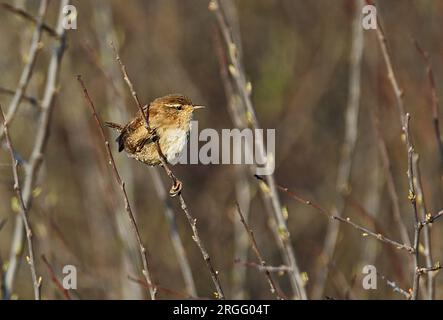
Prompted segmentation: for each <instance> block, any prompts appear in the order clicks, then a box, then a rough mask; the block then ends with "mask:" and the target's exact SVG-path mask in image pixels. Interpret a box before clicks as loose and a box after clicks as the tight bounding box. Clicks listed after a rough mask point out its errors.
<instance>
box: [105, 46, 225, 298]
mask: <svg viewBox="0 0 443 320" xmlns="http://www.w3.org/2000/svg"><path fill="white" fill-rule="evenodd" d="M113 48H114V50H115V54H116V57H117V61H118V63H119V64H120V67H121V70H122V73H123V77H124V79H125V81H126V83H127V85H128V87H129V89H130V91H131V93H132V95H133V97H134V100H135V102H136V104H137V107H138V108H139V110H140V112H141V114H142V115H144V112H143V109H142V106H141V104H140V102H139V101H138V98H136V97H137V93H136V92H135V90H134V86H133V84H132V82H131V80H130V79H129V76H128V74H127V72H126V67H125V65H124V64H123V62H122V61H121V60H120V57H119V55H118V53H117V51H116V49H115V47H113ZM146 112H147V113H148V115H149V106H148V107H147V110H146ZM143 118H144V121H145V128H146V129H147V130H148V131H150V132H151V129H150V127H149V123H148V117H146V116H143ZM155 143H156V147H157V152H158V154H159V156H160V161H161V166H162V168H163V169H164V171H165V172H166V174H167V175H168V177H169V178H170V179H171V180H172V182H173V185H172V188H171V190H170V191H169V194H170V195H171V196H178V197H179V201H180V206H181V208H182V210H183V212H184V213H185V215H186V218H187V219H188V222H189V225H190V226H191V229H192V233H193V236H192V239H193V240H194V242H195V243H196V244H197V246H198V248H199V249H200V252H201V254H202V256H203V260H204V261H205V263H206V266H207V268H208V270H209V272H210V274H211V279H212V282H213V283H214V286H215V289H216V291H217V292H216V296H217V298H218V299H224V298H225V295H224V293H223V289H222V287H221V284H220V279H219V278H218V271H215V269H214V267H213V265H212V262H211V258H210V256H209V254H208V252H207V251H206V248H205V246H204V245H203V242H202V241H201V239H200V236H199V233H198V229H197V219H195V218H194V216H193V215H192V214H191V213H190V212H189V210H188V206H187V204H186V201H185V199H184V198H183V195H182V192H181V191H182V182H181V181H180V180H178V179H177V178H176V176H175V175H174V173H173V172H172V170H171V169H170V168H169V166H168V161H167V159H166V157H165V156H164V154H163V152H162V150H161V147H160V143H159V139H156V141H155Z"/></svg>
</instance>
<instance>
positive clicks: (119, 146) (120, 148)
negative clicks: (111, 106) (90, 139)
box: [105, 122, 125, 152]
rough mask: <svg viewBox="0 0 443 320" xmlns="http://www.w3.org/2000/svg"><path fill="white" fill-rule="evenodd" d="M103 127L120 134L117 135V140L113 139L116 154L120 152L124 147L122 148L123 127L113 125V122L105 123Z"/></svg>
mask: <svg viewBox="0 0 443 320" xmlns="http://www.w3.org/2000/svg"><path fill="white" fill-rule="evenodd" d="M105 125H106V126H107V127H109V128H111V129H114V130H117V131H118V132H120V134H119V135H118V137H117V139H115V141H116V142H117V144H118V152H121V151H122V150H123V149H124V148H125V146H124V141H123V132H122V131H123V129H124V127H123V126H121V125H119V124H117V123H114V122H105Z"/></svg>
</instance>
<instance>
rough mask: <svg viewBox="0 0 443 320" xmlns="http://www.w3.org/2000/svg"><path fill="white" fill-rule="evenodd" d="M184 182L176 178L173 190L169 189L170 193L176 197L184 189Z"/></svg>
mask: <svg viewBox="0 0 443 320" xmlns="http://www.w3.org/2000/svg"><path fill="white" fill-rule="evenodd" d="M182 188H183V183H182V182H181V181H180V180H175V181H174V184H173V185H172V187H171V190H169V195H170V196H171V197H175V196H177V195H178V194H180V192H181V191H182Z"/></svg>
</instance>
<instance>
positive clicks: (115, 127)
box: [105, 122, 123, 132]
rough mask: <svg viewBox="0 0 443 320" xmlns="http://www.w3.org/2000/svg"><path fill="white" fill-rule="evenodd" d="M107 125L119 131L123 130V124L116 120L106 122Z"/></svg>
mask: <svg viewBox="0 0 443 320" xmlns="http://www.w3.org/2000/svg"><path fill="white" fill-rule="evenodd" d="M105 125H106V126H107V127H109V128H111V129H114V130H117V131H118V132H122V130H123V126H121V125H119V124H118V123H115V122H105Z"/></svg>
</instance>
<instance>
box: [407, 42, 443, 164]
mask: <svg viewBox="0 0 443 320" xmlns="http://www.w3.org/2000/svg"><path fill="white" fill-rule="evenodd" d="M412 41H413V43H414V45H415V47H416V48H417V51H418V52H419V53H420V55H421V56H422V57H423V60H424V62H425V63H426V73H427V75H428V80H429V87H430V90H431V97H432V120H433V123H434V132H435V138H436V139H435V140H436V142H437V147H438V150H439V152H440V162H441V165H443V140H442V138H441V135H440V120H439V119H440V117H439V116H438V113H439V110H440V106H439V102H438V96H437V88H436V85H435V77H434V71H433V70H432V65H431V58H430V57H429V53H428V52H426V51H424V50H423V49H422V48H421V47H420V45H419V43H418V42H417V40H415V39H412Z"/></svg>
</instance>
